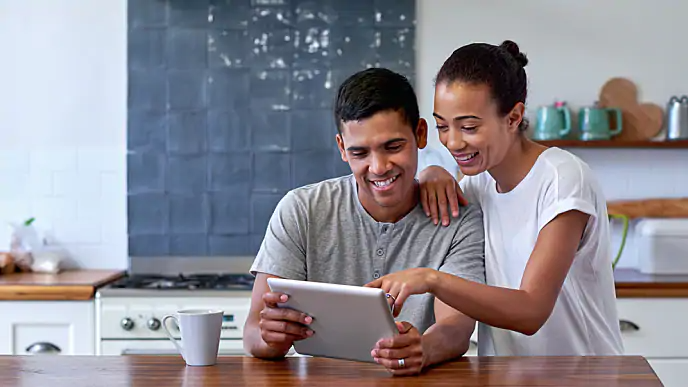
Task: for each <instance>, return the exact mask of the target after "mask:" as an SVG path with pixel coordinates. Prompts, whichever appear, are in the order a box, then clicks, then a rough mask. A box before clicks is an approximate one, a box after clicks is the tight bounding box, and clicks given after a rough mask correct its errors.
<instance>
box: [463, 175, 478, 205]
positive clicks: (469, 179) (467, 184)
mask: <svg viewBox="0 0 688 387" xmlns="http://www.w3.org/2000/svg"><path fill="white" fill-rule="evenodd" d="M476 180H477V177H475V176H463V177H462V178H461V180H459V188H461V192H463V195H464V197H465V198H466V200H468V202H469V203H475V204H477V205H480V197H479V196H478V190H477V189H476V183H477V181H476Z"/></svg>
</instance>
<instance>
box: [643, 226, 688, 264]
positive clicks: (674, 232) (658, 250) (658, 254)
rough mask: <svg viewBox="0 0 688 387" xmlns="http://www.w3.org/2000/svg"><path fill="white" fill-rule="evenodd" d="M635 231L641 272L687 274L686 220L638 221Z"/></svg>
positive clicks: (687, 230)
mask: <svg viewBox="0 0 688 387" xmlns="http://www.w3.org/2000/svg"><path fill="white" fill-rule="evenodd" d="M635 231H636V238H637V246H636V247H637V248H636V251H637V254H638V266H639V270H640V271H641V272H642V273H646V274H688V218H675V219H664V218H655V219H652V218H647V219H641V220H639V221H638V224H637V225H636V227H635Z"/></svg>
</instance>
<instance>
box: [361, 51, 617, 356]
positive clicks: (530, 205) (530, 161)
mask: <svg viewBox="0 0 688 387" xmlns="http://www.w3.org/2000/svg"><path fill="white" fill-rule="evenodd" d="M527 62H528V60H527V58H526V56H525V55H524V54H522V53H521V52H520V51H519V48H518V45H517V44H516V43H514V42H511V41H505V42H504V43H502V44H501V45H500V46H494V45H490V44H482V43H477V44H469V45H467V46H464V47H461V48H459V49H457V50H456V51H454V53H453V54H452V55H451V56H450V57H449V58H448V59H447V60H446V62H445V63H444V64H443V66H442V67H441V69H440V70H439V72H438V74H437V79H436V85H435V101H434V113H433V116H434V117H435V120H436V123H437V130H438V132H439V137H440V140H441V142H442V144H444V146H445V147H446V148H447V149H448V150H449V151H450V152H451V154H452V155H453V156H454V159H455V160H456V162H457V163H458V165H459V168H460V170H461V172H462V174H463V175H465V177H464V178H463V179H462V180H461V183H460V189H459V188H458V187H456V184H457V183H456V181H455V180H454V179H453V177H452V176H451V175H450V174H449V173H447V172H446V171H445V170H444V169H442V168H440V167H428V168H426V169H425V170H424V171H423V172H422V174H421V177H420V181H421V185H422V195H423V201H424V205H425V209H426V213H428V215H429V216H430V212H433V213H434V214H436V213H437V206H438V204H437V203H438V202H439V203H440V204H439V206H440V208H441V209H444V210H445V211H446V203H448V201H449V199H453V200H457V197H456V196H455V195H456V193H457V191H458V193H459V199H463V198H462V195H463V194H465V198H466V199H467V200H468V201H469V202H474V203H477V204H479V205H480V207H481V208H482V211H483V216H484V223H485V268H486V280H487V284H479V283H475V282H470V281H467V280H464V279H462V278H459V277H455V276H452V275H448V274H446V273H441V272H439V271H435V270H431V269H426V268H417V269H409V270H405V271H401V272H397V273H393V274H390V275H387V276H384V277H382V278H380V279H378V280H376V281H374V282H372V283H370V284H368V285H367V286H371V287H379V288H382V289H384V290H385V291H386V292H388V293H390V294H391V295H392V296H393V297H394V298H395V299H396V301H395V313H398V311H399V310H400V308H401V307H402V306H403V303H404V300H406V298H407V297H408V296H410V295H412V294H423V293H428V292H429V293H432V294H434V295H435V296H436V297H437V298H438V299H439V300H441V301H443V302H444V303H446V304H449V305H451V306H452V307H454V308H455V309H457V310H459V311H461V312H462V313H464V314H466V315H468V316H470V317H472V318H474V319H475V320H477V321H478V322H479V324H478V342H479V349H478V353H479V354H480V355H516V356H518V355H617V354H621V353H622V352H623V345H622V342H621V335H620V330H619V325H618V318H617V312H616V300H615V288H614V278H613V273H612V264H611V256H610V241H609V223H608V219H607V212H606V201H605V198H604V197H603V195H602V191H601V189H600V186H599V185H598V183H597V182H596V181H595V178H594V176H593V175H592V172H591V171H590V169H589V168H588V166H587V165H586V164H585V163H583V162H582V161H581V160H580V159H578V158H577V157H576V156H574V155H572V154H570V153H568V152H566V151H563V150H561V149H558V148H547V147H544V146H541V145H539V144H537V143H535V142H532V141H530V140H529V139H528V138H527V137H526V136H525V135H524V131H525V130H526V129H527V121H526V120H525V118H524V109H525V102H526V94H527V92H526V85H527V79H526V73H525V70H524V66H525V65H526V64H527ZM461 191H463V194H462V193H461ZM452 192H453V194H452ZM453 195H454V197H452V196H453ZM455 210H456V208H455Z"/></svg>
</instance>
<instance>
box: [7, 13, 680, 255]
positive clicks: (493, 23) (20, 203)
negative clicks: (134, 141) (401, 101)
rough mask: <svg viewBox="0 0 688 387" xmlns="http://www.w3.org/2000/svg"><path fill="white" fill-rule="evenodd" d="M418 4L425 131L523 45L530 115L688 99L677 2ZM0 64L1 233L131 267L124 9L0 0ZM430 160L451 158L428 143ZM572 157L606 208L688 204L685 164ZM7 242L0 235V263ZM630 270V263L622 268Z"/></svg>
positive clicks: (593, 154) (635, 157) (645, 157)
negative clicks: (474, 75) (464, 85)
mask: <svg viewBox="0 0 688 387" xmlns="http://www.w3.org/2000/svg"><path fill="white" fill-rule="evenodd" d="M418 4H419V5H418V6H419V9H418V28H417V30H418V36H417V42H416V46H417V49H418V53H417V58H418V59H417V64H418V73H417V81H418V85H417V86H418V93H419V98H420V101H421V113H422V114H423V116H425V117H428V118H430V117H431V112H432V92H433V85H432V78H433V77H434V74H435V72H436V71H437V69H438V68H439V66H440V65H441V64H442V61H443V60H444V59H445V58H446V57H447V56H448V55H449V54H450V53H451V52H452V50H453V49H455V48H456V47H458V46H460V45H463V44H467V43H470V42H474V41H486V42H491V43H500V42H501V41H502V40H504V39H512V40H515V41H516V42H517V43H519V44H520V46H521V48H522V50H523V51H524V52H526V53H527V54H528V56H529V59H530V64H529V65H528V67H527V71H528V75H529V77H530V90H529V91H530V95H529V102H528V103H529V107H530V111H532V110H533V108H534V107H537V106H539V105H542V104H549V103H551V101H552V100H553V99H554V98H561V99H565V100H567V101H568V102H569V104H570V105H571V106H572V107H573V108H577V107H579V106H581V105H587V104H590V103H592V102H593V101H594V100H595V99H596V98H597V95H598V92H599V89H600V87H601V85H602V84H603V83H604V82H605V80H606V79H608V78H610V77H612V76H627V77H630V78H632V79H633V80H634V81H635V82H636V83H638V84H639V86H640V89H641V93H642V96H643V99H645V100H648V101H652V102H655V103H658V104H660V105H662V106H664V104H665V103H666V101H667V100H668V98H669V96H671V95H672V94H677V93H688V77H686V76H685V74H686V69H688V51H686V50H685V49H684V48H683V45H682V40H681V37H682V36H683V30H682V22H683V21H684V15H686V14H688V4H685V3H683V2H681V1H680V0H665V1H663V2H662V3H661V4H662V6H661V7H659V6H656V5H652V4H651V3H650V2H647V1H644V0H626V1H624V2H599V1H593V0H577V1H569V2H561V1H560V2H553V1H548V0H529V1H520V2H513V1H508V0H504V1H497V0H483V1H480V2H478V1H471V0H419V1H418ZM0 53H2V59H1V60H0V85H2V87H0V222H7V221H11V220H13V221H18V220H21V219H24V218H27V217H29V216H36V217H37V218H38V219H39V221H38V223H37V224H38V225H39V226H42V227H45V228H48V229H52V230H53V233H54V235H55V236H56V238H57V239H58V241H60V242H62V243H65V244H66V245H67V246H68V247H69V249H70V251H71V252H72V253H73V255H74V257H75V258H76V260H77V261H78V262H79V263H80V264H81V265H82V266H84V267H92V268H95V267H107V268H110V267H113V268H124V267H126V265H127V257H126V255H127V254H126V245H127V243H126V169H125V168H126V161H125V160H126V159H125V156H126V144H125V136H126V1H124V0H117V1H115V0H113V1H107V2H105V1H98V2H95V1H88V0H51V1H41V0H22V1H20V0H0ZM430 122H431V123H432V119H430ZM430 146H431V148H432V149H433V150H436V151H438V152H440V154H442V155H443V156H446V153H444V149H443V148H442V147H441V145H439V142H438V141H437V136H436V134H434V135H433V136H431V139H430ZM573 151H574V152H575V153H577V154H579V155H581V156H582V157H583V158H584V159H585V160H586V161H588V162H589V163H590V165H591V166H592V167H593V169H594V170H595V171H596V172H597V173H598V176H599V177H600V180H601V181H602V184H603V186H604V190H605V193H606V195H607V196H608V198H609V199H618V198H642V197H671V196H688V168H686V166H688V150H600V149H598V150H573ZM641 160H642V161H641ZM444 165H445V166H446V167H447V168H455V166H454V164H453V161H452V160H451V159H445V161H444ZM7 240H8V234H7V232H6V228H5V227H2V226H0V249H2V248H3V246H5V244H6V241H7ZM632 250H633V249H632V242H631V244H630V245H629V246H628V248H627V250H626V251H627V252H632ZM634 264H635V261H634V257H632V256H630V254H624V257H623V259H622V261H621V265H622V266H632V265H634Z"/></svg>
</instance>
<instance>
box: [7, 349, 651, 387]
mask: <svg viewBox="0 0 688 387" xmlns="http://www.w3.org/2000/svg"><path fill="white" fill-rule="evenodd" d="M0 380H2V385H3V386H5V387H14V386H17V387H18V386H22V387H30V386H52V387H60V386H68V387H81V386H94V385H97V386H104V387H108V386H149V385H156V386H206V387H210V386H230V385H231V386H268V385H271V384H273V385H280V386H302V385H309V386H310V385H334V386H338V387H346V386H356V387H364V386H383V385H384V386H418V385H423V386H500V387H508V386H559V387H575V386H581V387H583V386H584V387H594V386H605V387H607V386H616V387H624V386H629V387H630V386H634V387H639V386H648V387H650V386H653V387H654V386H657V387H660V386H662V383H661V382H660V381H659V379H658V378H657V376H656V375H655V373H654V371H653V370H652V368H651V367H650V365H649V364H648V363H647V362H646V361H645V359H644V358H642V357H635V356H622V357H598V358H596V357H514V358H499V357H485V358H478V357H470V358H463V359H461V360H458V361H455V362H451V363H446V364H444V365H442V366H439V367H436V368H434V369H430V370H428V371H427V372H425V373H424V374H423V375H420V376H414V377H394V376H392V375H391V374H389V373H388V372H387V371H386V370H385V369H384V368H382V367H381V366H379V365H377V364H369V363H358V362H349V361H343V360H332V359H322V358H306V357H303V358H302V357H294V358H289V359H287V360H284V361H263V360H258V359H254V358H251V357H220V358H219V360H218V364H217V365H215V366H211V367H187V366H186V365H185V364H184V361H183V360H182V359H181V357H179V356H116V357H81V356H59V357H53V356H23V357H10V356H4V357H3V356H0Z"/></svg>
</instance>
